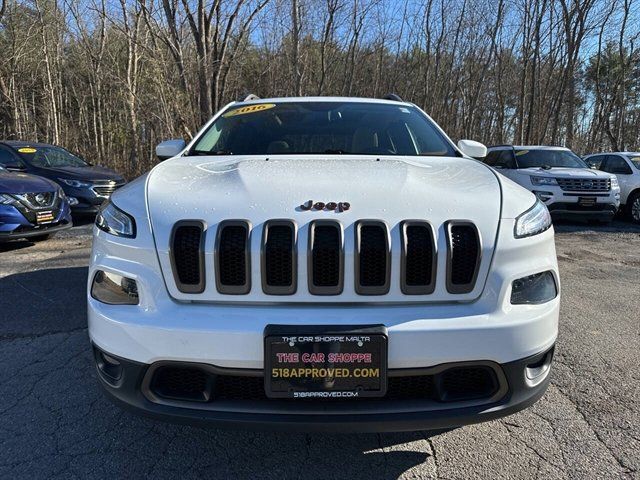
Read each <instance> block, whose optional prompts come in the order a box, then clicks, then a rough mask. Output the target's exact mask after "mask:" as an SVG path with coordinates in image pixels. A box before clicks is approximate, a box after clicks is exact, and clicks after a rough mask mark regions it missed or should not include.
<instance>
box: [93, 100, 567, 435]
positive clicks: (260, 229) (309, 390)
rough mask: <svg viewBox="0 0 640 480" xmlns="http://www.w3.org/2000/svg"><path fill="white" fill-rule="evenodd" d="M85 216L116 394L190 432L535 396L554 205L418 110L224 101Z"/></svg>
mask: <svg viewBox="0 0 640 480" xmlns="http://www.w3.org/2000/svg"><path fill="white" fill-rule="evenodd" d="M157 153H158V156H160V157H162V158H168V157H170V159H168V160H165V161H164V162H162V163H160V164H159V165H157V166H156V167H155V168H154V169H153V170H151V172H150V173H148V174H147V175H145V176H143V177H141V178H139V179H137V180H135V181H133V182H131V183H129V184H128V185H127V186H125V187H123V188H122V189H120V190H118V191H116V192H115V193H114V195H113V196H112V198H111V200H110V202H109V203H107V204H106V205H105V206H103V207H102V209H101V212H100V213H99V214H98V216H97V217H96V228H95V229H94V240H93V251H92V255H91V264H90V267H89V281H88V292H87V298H88V315H89V334H90V338H91V341H92V344H93V347H94V356H95V363H96V367H97V376H98V378H99V381H100V383H101V385H102V386H103V387H104V389H105V390H106V391H107V393H108V394H109V395H110V396H111V397H112V398H113V399H114V400H115V401H116V402H117V403H119V404H121V405H123V406H126V407H128V408H131V409H133V410H136V411H138V412H142V413H145V414H147V415H151V416H155V417H158V418H165V419H167V418H169V419H174V420H179V421H184V422H191V423H195V424H202V423H212V424H214V425H215V424H217V425H243V426H253V427H274V428H285V429H287V428H296V429H302V430H323V431H383V430H388V431H399V430H424V429H437V428H445V427H453V426H459V425H464V424H468V423H475V422H480V421H484V420H490V419H494V418H497V417H501V416H504V415H508V414H510V413H513V412H516V411H518V410H521V409H523V408H525V407H527V406H529V405H531V404H533V403H534V402H535V401H537V400H538V399H539V398H540V397H541V396H542V395H543V393H544V391H545V389H546V388H547V385H548V382H549V372H550V368H551V359H552V357H553V351H554V344H555V340H556V336H557V333H558V311H559V305H560V303H559V302H560V299H559V291H560V290H559V288H560V284H559V277H558V265H557V260H556V253H555V246H554V234H553V229H552V227H551V218H550V215H549V212H548V211H547V208H546V207H545V206H544V204H543V203H542V202H541V201H539V200H537V199H536V197H535V196H534V195H533V194H532V193H531V192H528V191H527V190H525V189H523V188H521V187H519V186H518V185H516V184H514V183H513V182H510V181H508V180H507V179H506V178H504V177H502V176H500V175H498V174H496V172H495V171H494V170H492V169H491V168H488V167H487V166H486V165H484V164H482V163H480V162H477V161H475V160H473V159H472V158H470V157H472V156H482V155H484V154H485V153H486V147H484V146H483V145H482V144H479V143H477V142H473V141H467V140H461V141H460V142H459V143H458V146H457V147H456V145H454V144H453V143H452V142H451V140H450V139H449V138H448V137H447V136H446V135H445V134H444V133H443V131H442V130H441V129H440V128H439V127H438V126H437V125H436V124H435V123H434V122H433V121H432V120H431V119H430V118H429V117H428V116H427V114H425V113H424V112H423V111H422V110H421V109H420V108H418V107H417V106H415V105H413V104H411V103H406V102H403V101H398V100H373V99H357V98H330V97H324V98H322V97H315V98H286V99H278V98H276V99H269V100H259V99H258V100H251V101H245V102H239V103H232V104H229V105H227V106H226V107H225V108H223V109H222V111H220V112H219V113H218V114H217V115H215V117H214V118H213V119H212V120H211V121H210V122H208V124H207V125H206V126H205V128H204V129H203V130H202V131H201V132H200V133H199V134H198V135H197V136H196V138H195V139H194V140H193V141H192V142H191V143H189V145H185V142H184V141H182V140H174V141H169V142H167V143H163V144H161V145H159V146H158V148H157Z"/></svg>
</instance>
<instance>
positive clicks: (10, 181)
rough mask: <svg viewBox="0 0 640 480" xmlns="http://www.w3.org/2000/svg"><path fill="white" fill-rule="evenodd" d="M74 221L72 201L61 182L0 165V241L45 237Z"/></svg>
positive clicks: (40, 238)
mask: <svg viewBox="0 0 640 480" xmlns="http://www.w3.org/2000/svg"><path fill="white" fill-rule="evenodd" d="M72 224H73V223H72V221H71V209H70V207H69V201H68V200H67V197H66V195H65V193H64V191H63V190H62V188H60V186H59V185H57V184H56V183H54V182H52V181H51V180H47V179H46V178H42V177H37V176H35V175H28V174H26V173H12V172H10V171H8V170H6V169H5V168H2V167H0V242H1V241H5V240H10V239H15V238H29V239H31V240H34V241H40V240H45V239H47V238H48V237H49V236H51V235H52V234H54V233H55V232H59V231H60V230H64V229H66V228H69V227H71V226H72Z"/></svg>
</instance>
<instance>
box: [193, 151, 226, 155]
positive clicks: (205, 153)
mask: <svg viewBox="0 0 640 480" xmlns="http://www.w3.org/2000/svg"><path fill="white" fill-rule="evenodd" d="M189 155H233V152H231V151H229V150H216V151H215V152H208V151H206V150H191V151H190V152H189Z"/></svg>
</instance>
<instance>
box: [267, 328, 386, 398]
mask: <svg viewBox="0 0 640 480" xmlns="http://www.w3.org/2000/svg"><path fill="white" fill-rule="evenodd" d="M264 352H265V358H264V365H265V377H264V378H265V392H266V395H267V396H268V397H271V398H295V399H304V398H327V399H332V398H333V399H347V398H361V397H380V396H383V395H384V394H385V393H386V390H387V332H386V328H385V327H384V326H381V325H376V326H366V327H342V326H338V327H328V326H327V327H325V326H322V327H307V326H303V327H301V326H284V325H268V326H267V328H266V329H265V335H264Z"/></svg>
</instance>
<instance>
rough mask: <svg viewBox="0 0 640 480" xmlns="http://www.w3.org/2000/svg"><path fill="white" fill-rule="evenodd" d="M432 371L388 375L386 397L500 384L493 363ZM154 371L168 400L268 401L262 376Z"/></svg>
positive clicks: (482, 389) (487, 390)
mask: <svg viewBox="0 0 640 480" xmlns="http://www.w3.org/2000/svg"><path fill="white" fill-rule="evenodd" d="M496 368H497V367H496ZM428 370H429V369H427V370H426V371H425V373H424V374H417V375H416V374H406V375H404V374H402V373H398V374H394V375H393V376H390V377H389V378H388V385H387V393H386V394H385V395H384V397H382V399H383V400H394V401H397V400H430V401H434V402H441V403H452V402H465V401H471V400H479V399H480V400H481V399H490V398H492V397H494V396H495V395H496V393H497V392H498V391H499V390H500V386H501V385H500V381H499V380H498V376H497V375H496V371H495V370H494V367H490V366H488V365H464V366H456V365H455V364H454V365H452V366H450V367H448V366H446V365H445V366H444V367H435V368H433V369H432V370H433V371H432V372H429V371H428ZM150 375H151V379H150V381H149V389H150V390H151V392H152V394H153V395H155V396H158V397H160V398H164V399H169V400H178V401H184V402H212V403H215V402H216V401H221V400H230V401H240V400H250V401H270V400H269V399H268V398H267V396H266V394H265V390H264V377H263V376H261V375H260V376H258V375H255V376H244V375H232V374H219V373H217V372H215V371H213V370H210V369H208V368H206V367H203V368H200V367H197V366H188V367H184V366H180V365H176V366H173V365H169V366H161V367H159V368H157V369H156V370H155V371H152V372H151V374H150ZM370 400H374V399H367V398H362V399H359V400H358V402H362V401H370ZM378 400H379V399H378ZM295 401H297V402H299V401H300V400H295ZM304 401H307V402H314V401H316V402H317V400H304ZM322 401H323V402H325V401H327V400H326V399H325V400H322ZM329 401H331V400H329ZM334 401H340V400H334Z"/></svg>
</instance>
